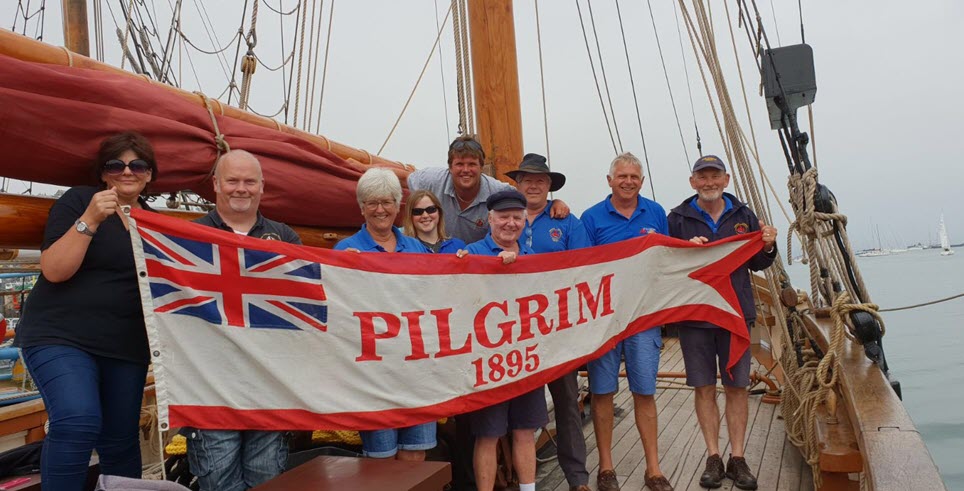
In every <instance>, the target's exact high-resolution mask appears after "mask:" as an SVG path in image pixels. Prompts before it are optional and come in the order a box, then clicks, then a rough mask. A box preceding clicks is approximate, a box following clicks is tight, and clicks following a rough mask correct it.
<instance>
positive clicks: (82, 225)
mask: <svg viewBox="0 0 964 491" xmlns="http://www.w3.org/2000/svg"><path fill="white" fill-rule="evenodd" d="M74 228H75V229H77V231H78V232H80V233H82V234H84V235H87V236H90V237H93V236H94V231H93V230H91V229H90V227H89V226H88V225H87V223H86V222H83V221H81V220H80V219H78V220H77V221H76V222H74Z"/></svg>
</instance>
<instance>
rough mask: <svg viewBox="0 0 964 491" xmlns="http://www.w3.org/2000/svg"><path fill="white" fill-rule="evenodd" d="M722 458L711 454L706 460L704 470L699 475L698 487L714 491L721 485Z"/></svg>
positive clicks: (723, 472) (722, 473) (723, 471)
mask: <svg viewBox="0 0 964 491" xmlns="http://www.w3.org/2000/svg"><path fill="white" fill-rule="evenodd" d="M725 473H726V471H725V470H724V469H723V458H722V457H720V454H713V455H710V456H709V457H707V458H706V470H704V471H703V474H702V475H700V486H703V487H704V488H709V489H716V488H718V487H720V486H722V485H723V475H724V474H725Z"/></svg>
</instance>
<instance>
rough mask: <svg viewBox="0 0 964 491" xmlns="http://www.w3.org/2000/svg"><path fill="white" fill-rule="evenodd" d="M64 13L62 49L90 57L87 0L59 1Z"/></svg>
mask: <svg viewBox="0 0 964 491" xmlns="http://www.w3.org/2000/svg"><path fill="white" fill-rule="evenodd" d="M61 8H62V9H63V12H64V47H65V48H67V49H69V50H71V51H73V52H74V53H78V54H82V55H84V56H90V36H89V35H88V29H87V0H61Z"/></svg>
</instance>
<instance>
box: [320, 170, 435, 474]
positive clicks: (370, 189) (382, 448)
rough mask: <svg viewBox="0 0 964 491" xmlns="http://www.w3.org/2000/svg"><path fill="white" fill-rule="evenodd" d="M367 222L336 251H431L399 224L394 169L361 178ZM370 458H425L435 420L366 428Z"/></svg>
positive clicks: (364, 434)
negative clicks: (374, 428) (393, 427)
mask: <svg viewBox="0 0 964 491" xmlns="http://www.w3.org/2000/svg"><path fill="white" fill-rule="evenodd" d="M355 194H356V195H357V197H358V206H360V207H361V213H362V216H363V217H364V218H365V223H364V225H362V228H361V230H359V231H358V233H356V234H355V235H352V236H351V237H348V238H346V239H342V240H341V241H339V242H338V243H337V244H335V250H339V251H341V250H344V251H354V252H416V253H418V252H421V253H430V252H431V251H429V250H428V248H426V247H425V246H424V245H422V243H421V242H419V240H418V239H415V238H412V237H408V236H406V235H404V234H402V231H401V230H400V229H399V228H398V227H396V226H395V217H396V216H398V210H399V206H400V204H401V201H402V185H401V183H400V182H399V181H398V177H397V176H396V175H395V173H394V172H392V171H390V170H388V169H384V168H380V167H372V168H371V169H368V170H367V171H365V173H364V174H362V176H361V178H360V179H358V187H357V189H356V190H355ZM361 438H362V450H363V451H364V453H365V456H366V457H372V458H377V459H387V458H392V457H395V458H396V459H398V460H425V451H426V450H428V449H430V448H434V447H435V422H434V421H433V422H431V423H424V424H420V425H416V426H410V427H407V428H398V429H386V430H375V431H362V432H361Z"/></svg>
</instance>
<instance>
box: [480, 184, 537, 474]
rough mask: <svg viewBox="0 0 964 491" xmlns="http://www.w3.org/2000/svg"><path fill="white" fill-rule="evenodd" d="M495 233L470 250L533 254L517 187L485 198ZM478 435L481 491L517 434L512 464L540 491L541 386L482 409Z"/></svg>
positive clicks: (509, 258)
mask: <svg viewBox="0 0 964 491" xmlns="http://www.w3.org/2000/svg"><path fill="white" fill-rule="evenodd" d="M486 208H487V209H488V210H489V212H488V213H489V220H488V222H489V227H490V231H489V233H488V234H486V236H485V238H483V239H482V240H480V241H478V242H474V243H472V244H469V245H468V246H466V250H467V251H468V252H469V254H478V255H482V256H498V257H501V258H502V263H503V264H511V263H513V262H515V260H516V259H517V258H518V257H519V256H522V255H527V254H533V251H532V249H531V248H529V247H528V246H527V245H525V243H523V242H522V241H521V240H520V237H521V236H522V230H523V229H524V228H525V209H526V199H525V196H523V195H522V194H521V193H519V192H518V191H516V190H515V189H511V188H510V189H509V190H506V191H501V192H498V193H495V194H493V195H492V196H489V199H488V200H486ZM469 417H470V418H471V424H472V434H474V435H475V454H474V458H473V461H474V464H475V482H476V485H477V486H478V489H479V491H491V490H492V489H493V487H494V486H495V474H496V456H497V452H496V447H497V445H498V443H499V438H500V437H502V436H503V435H505V434H506V433H509V432H511V433H512V463H513V464H514V467H515V471H516V474H518V476H519V491H535V489H536V484H535V482H536V439H535V430H536V429H537V428H541V427H542V426H544V425H545V424H546V423H548V422H549V416H548V414H547V412H546V396H545V390H544V389H543V388H542V387H539V388H538V389H535V390H533V391H530V392H527V393H525V394H522V395H519V396H516V397H514V398H512V399H509V400H508V401H504V402H501V403H499V404H495V405H493V406H489V407H486V408H482V409H479V410H478V411H475V412H473V413H471V414H470V415H469Z"/></svg>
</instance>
